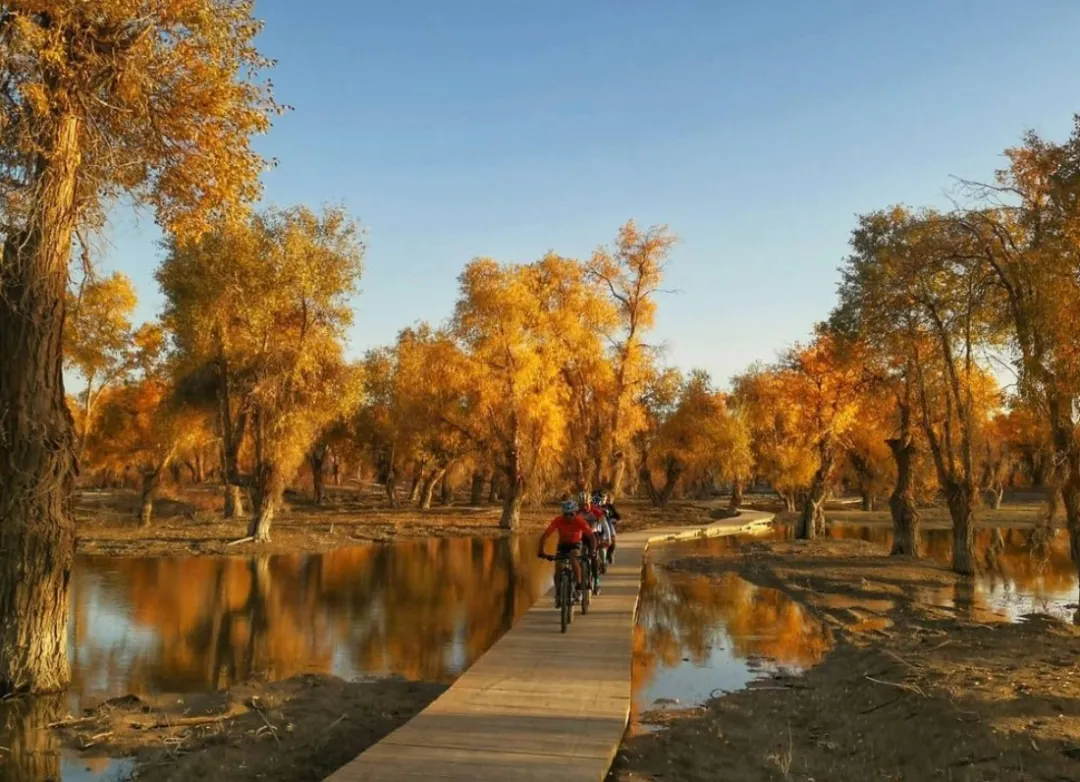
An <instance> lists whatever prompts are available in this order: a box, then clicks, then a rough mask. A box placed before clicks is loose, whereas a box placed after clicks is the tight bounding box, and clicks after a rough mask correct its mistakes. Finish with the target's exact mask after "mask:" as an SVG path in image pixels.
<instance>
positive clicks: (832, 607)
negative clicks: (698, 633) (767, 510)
mask: <svg viewBox="0 0 1080 782" xmlns="http://www.w3.org/2000/svg"><path fill="white" fill-rule="evenodd" d="M668 566H669V567H670V568H672V569H673V570H675V571H681V572H690V573H699V574H704V575H707V576H710V577H717V579H718V580H719V577H720V576H722V575H723V574H731V573H735V574H737V575H738V576H740V577H742V578H744V579H746V580H748V581H750V582H752V583H754V584H756V585H759V586H762V587H768V588H773V589H777V590H780V591H781V592H783V593H784V594H786V595H787V596H788V597H790V598H791V599H793V600H795V601H796V602H797V603H798V604H800V605H801V606H803V607H804V608H805V609H806V610H807V611H808V612H809V613H810V614H812V615H814V616H816V617H818V618H819V619H820V620H821V621H823V622H824V623H825V624H826V625H827V627H828V628H829V629H830V632H831V634H832V642H833V648H832V651H831V652H829V653H828V654H827V655H826V656H825V658H824V660H823V661H822V662H821V663H820V664H819V665H817V666H816V667H814V668H811V669H810V670H809V671H808V672H807V673H806V674H805V675H803V676H799V677H787V676H779V677H775V678H773V679H770V680H767V681H763V682H759V683H757V684H756V685H754V686H752V687H751V689H749V690H745V691H742V692H738V693H734V694H730V695H725V696H724V697H720V698H715V699H712V700H709V701H708V702H707V703H706V704H704V705H703V706H701V707H698V708H693V709H689V710H685V711H677V712H670V713H665V714H650V715H649V719H648V721H649V722H650V723H653V724H656V723H660V724H663V725H664V729H663V730H659V731H657V732H651V733H644V734H641V735H631V736H628V738H627V739H626V741H625V742H624V744H623V747H622V748H621V750H620V753H619V759H618V760H617V762H616V766H615V768H614V769H613V771H612V774H611V777H610V779H611V780H614V781H615V782H643V781H644V780H652V779H659V778H663V779H664V780H665V781H666V782H679V781H684V782H697V781H698V780H700V781H701V782H704V780H714V779H739V780H747V781H748V782H758V781H760V782H766V781H769V782H772V781H773V780H785V781H786V780H810V779H817V780H824V779H827V780H830V781H835V782H849V781H850V782H855V781H856V780H858V781H859V782H864V781H865V780H875V779H876V780H924V779H925V780H931V779H943V780H944V779H948V780H957V781H958V780H973V781H974V780H1017V781H1019V780H1034V779H1051V780H1053V779H1061V780H1064V779H1077V778H1080V676H1078V675H1077V674H1076V672H1075V670H1076V669H1075V660H1076V659H1077V657H1078V655H1080V629H1078V628H1076V627H1074V626H1071V625H1069V624H1065V623H1062V622H1060V621H1056V620H1053V619H1050V618H1047V617H1035V618H1030V619H1028V620H1026V621H1023V622H1020V623H1016V624H1008V623H1005V622H1003V621H1001V619H1002V618H1001V617H1000V616H999V615H997V614H994V613H992V612H991V611H990V610H989V609H988V607H987V606H986V605H984V604H983V602H982V600H981V599H980V597H979V595H978V594H977V593H976V590H975V589H974V585H973V582H972V581H971V580H969V579H962V578H960V577H958V576H956V575H954V574H952V573H951V572H949V571H948V569H947V568H946V567H944V566H943V565H940V564H936V563H934V562H930V561H914V560H909V559H894V558H890V557H888V556H887V549H886V548H885V547H884V546H883V545H881V544H880V543H870V542H866V541H862V540H821V541H817V542H813V543H797V542H785V541H751V542H741V543H740V542H736V541H734V540H724V541H720V542H718V545H716V546H711V547H699V550H698V551H696V552H695V553H693V554H691V555H688V556H681V557H679V558H677V559H674V560H673V561H671V562H670V563H669V565H668Z"/></svg>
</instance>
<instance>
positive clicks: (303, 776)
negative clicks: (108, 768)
mask: <svg viewBox="0 0 1080 782" xmlns="http://www.w3.org/2000/svg"><path fill="white" fill-rule="evenodd" d="M445 689H446V687H445V685H441V684H426V683H416V682H406V681H403V680H379V681H370V682H347V681H344V680H342V679H338V678H335V677H329V676H299V677H295V678H292V679H289V680H287V681H283V682H277V683H273V684H260V683H248V684H244V685H238V686H236V687H233V688H232V689H230V690H229V691H227V692H221V693H208V694H187V695H171V696H170V695H159V696H153V697H145V698H136V697H135V696H128V697H125V698H115V699H112V700H109V701H106V702H104V703H102V704H100V705H98V706H97V707H95V708H92V709H89V710H87V713H86V714H85V715H83V716H81V717H79V718H76V719H70V720H63V721H60V722H59V723H58V724H55V723H54V727H53V731H54V733H55V735H56V736H57V737H58V738H59V740H60V741H61V743H62V744H63V745H64V746H65V747H67V748H69V749H73V750H78V751H79V753H80V755H81V756H84V757H85V758H86V762H87V764H90V763H92V762H93V760H94V759H96V758H101V757H103V756H109V757H114V758H115V757H130V758H132V759H133V760H134V762H135V769H134V777H135V778H137V779H139V780H153V781H154V782H173V781H176V782H179V780H190V779H207V780H211V779H212V780H219V779H229V780H238V781H239V782H245V780H263V781H264V782H265V781H267V780H269V782H292V781H293V780H299V781H302V780H321V779H323V778H325V777H326V776H327V775H328V774H330V773H331V772H332V771H334V770H335V769H337V768H339V767H341V766H342V765H344V764H345V763H347V762H348V761H349V760H351V759H352V758H354V757H355V756H356V755H358V754H359V753H360V752H362V751H363V750H365V749H366V748H367V747H369V746H371V745H372V744H374V743H375V742H377V741H379V739H381V738H382V737H383V736H385V735H386V734H388V733H390V732H391V731H392V730H394V729H395V728H397V727H398V726H400V725H402V724H404V723H405V722H406V721H407V720H409V719H411V718H412V717H413V716H414V715H415V714H416V713H418V712H419V711H421V710H422V709H423V708H424V707H425V706H427V704H429V703H430V702H431V701H432V700H434V699H435V698H436V697H437V696H438V695H439V694H440V693H441V692H443V690H445Z"/></svg>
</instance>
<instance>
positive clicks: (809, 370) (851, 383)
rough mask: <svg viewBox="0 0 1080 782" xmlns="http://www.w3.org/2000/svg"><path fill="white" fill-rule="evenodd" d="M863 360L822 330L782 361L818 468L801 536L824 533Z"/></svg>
mask: <svg viewBox="0 0 1080 782" xmlns="http://www.w3.org/2000/svg"><path fill="white" fill-rule="evenodd" d="M859 358H860V357H859V356H858V353H857V349H856V348H855V346H854V345H852V344H851V343H846V342H844V341H843V340H841V339H838V338H837V337H836V336H835V335H833V334H831V333H829V332H828V331H827V330H825V329H819V332H818V335H817V337H816V338H815V339H814V341H813V342H811V343H810V344H809V345H806V346H801V347H795V348H793V349H792V350H790V351H789V352H788V354H787V355H786V356H785V357H784V359H783V360H782V362H781V366H782V367H783V371H782V373H781V387H782V389H783V390H784V391H785V396H786V400H787V402H786V403H787V404H788V405H789V406H790V409H791V410H792V411H793V415H794V417H795V420H796V421H797V424H796V425H797V426H798V427H799V430H800V432H801V435H802V438H804V446H803V447H804V448H805V450H806V452H807V453H808V454H809V456H810V463H811V464H812V465H813V469H814V471H813V475H812V476H811V478H810V486H809V490H808V492H807V497H806V504H805V505H804V506H803V512H802V516H801V518H800V520H799V523H798V525H797V527H796V537H799V538H805V539H812V538H814V537H816V536H817V535H819V534H821V533H822V532H824V529H825V499H826V497H827V495H828V491H829V489H830V488H831V486H832V481H833V476H834V471H835V469H836V466H837V461H838V457H839V456H840V455H841V454H842V453H843V448H844V443H845V441H846V438H847V436H848V434H849V433H850V431H851V429H852V427H853V426H854V424H855V420H856V419H855V416H856V413H857V411H858V400H859V396H860V392H861V385H862V378H861V375H860V372H859V370H858V365H859Z"/></svg>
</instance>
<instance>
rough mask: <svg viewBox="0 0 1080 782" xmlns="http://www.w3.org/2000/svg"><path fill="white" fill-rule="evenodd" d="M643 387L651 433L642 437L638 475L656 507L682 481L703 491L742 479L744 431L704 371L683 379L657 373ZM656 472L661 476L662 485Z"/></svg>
mask: <svg viewBox="0 0 1080 782" xmlns="http://www.w3.org/2000/svg"><path fill="white" fill-rule="evenodd" d="M647 388H648V389H649V393H648V395H647V396H646V397H645V398H644V399H643V400H642V401H643V402H644V403H645V405H646V410H647V411H648V412H649V415H650V419H651V420H650V422H649V427H648V430H649V432H650V434H649V437H648V439H642V440H641V441H640V450H641V453H642V454H643V458H642V461H641V466H640V468H639V476H638V478H639V481H640V482H641V484H642V485H643V486H644V487H645V492H646V494H647V495H648V497H649V499H650V500H651V501H652V503H653V504H654V505H657V506H662V505H666V504H667V503H668V501H669V500H670V499H671V497H672V496H673V495H674V493H675V492H676V490H677V487H678V486H679V484H680V482H690V483H691V484H696V485H697V486H700V487H705V488H706V489H707V488H711V487H713V486H714V485H715V484H716V483H717V482H719V481H730V482H735V481H736V480H742V479H744V478H745V476H746V474H747V473H748V472H749V465H750V443H749V437H748V432H747V430H746V428H745V426H744V424H743V423H742V421H741V420H740V419H739V418H738V417H737V416H736V415H734V414H733V413H732V411H731V410H729V409H728V405H727V399H726V397H725V396H724V395H723V394H721V393H719V392H718V391H716V390H715V389H714V388H713V387H712V380H711V379H710V378H709V375H708V373H706V372H704V371H701V370H695V371H694V372H691V373H690V376H689V377H688V378H686V380H684V381H681V380H680V379H679V376H678V374H677V373H672V372H668V373H661V374H660V375H658V376H657V377H656V380H655V381H654V383H652V384H650V386H648V387H647ZM673 392H674V394H675V395H674V397H673V396H672V393H673ZM657 473H659V474H661V475H662V476H663V478H664V483H663V484H662V485H660V486H657V485H656V481H655V477H654V476H655V475H656V474H657Z"/></svg>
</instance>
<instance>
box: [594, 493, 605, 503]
mask: <svg viewBox="0 0 1080 782" xmlns="http://www.w3.org/2000/svg"><path fill="white" fill-rule="evenodd" d="M592 501H593V502H595V503H596V504H597V505H603V504H604V492H602V491H594V492H593V493H592Z"/></svg>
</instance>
